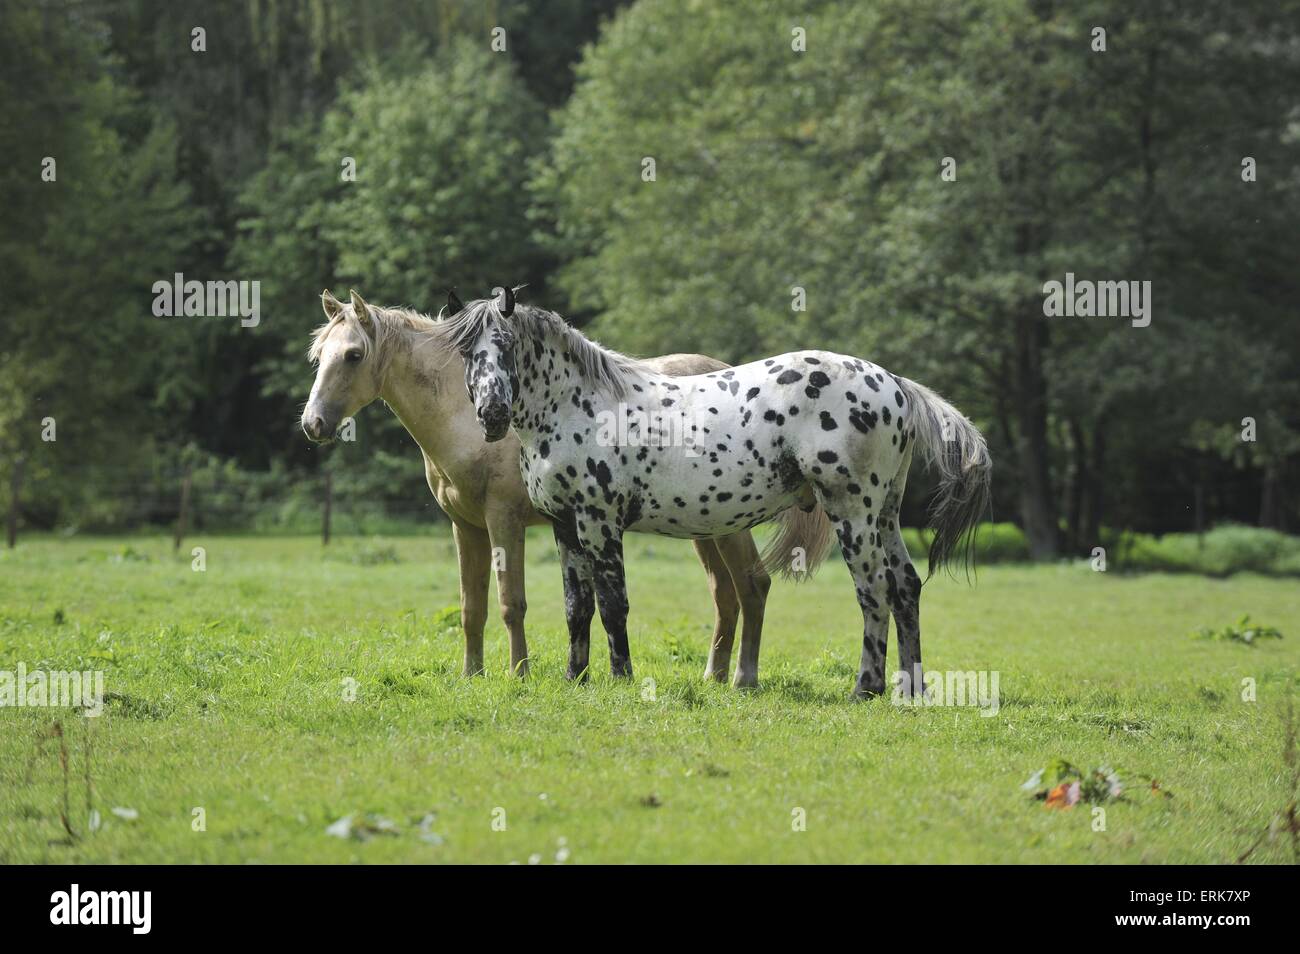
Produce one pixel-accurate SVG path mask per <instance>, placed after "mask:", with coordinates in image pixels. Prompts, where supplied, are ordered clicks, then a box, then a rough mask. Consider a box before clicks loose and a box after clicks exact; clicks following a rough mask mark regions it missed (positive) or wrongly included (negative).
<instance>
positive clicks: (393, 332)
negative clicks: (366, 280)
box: [307, 302, 438, 365]
mask: <svg viewBox="0 0 1300 954" xmlns="http://www.w3.org/2000/svg"><path fill="white" fill-rule="evenodd" d="M342 304H343V308H342V310H341V311H339V313H338V314H337V315H335V316H334V317H333V318H332V319H330V320H329V321H327V322H325V324H323V325H321V326H320V327H319V328H317V329H316V330H315V331H313V332H312V333H311V346H310V347H308V349H307V357H308V359H309V360H310V361H311V362H312V363H313V364H316V363H317V362H319V361H320V356H321V352H322V351H323V350H324V348H325V339H326V338H328V337H329V336H330V334H332V333H333V331H334V329H336V328H338V327H339V326H340V325H345V324H347V325H351V326H352V329H353V330H354V331H356V332H358V333H359V334H360V335H361V340H362V345H361V349H362V354H363V355H364V356H366V357H369V356H370V354H371V353H372V352H373V353H374V355H375V356H376V358H377V359H378V360H379V361H380V362H381V363H382V364H385V365H386V364H387V362H388V358H389V357H390V356H391V355H390V351H391V349H390V348H389V347H388V345H389V343H390V342H391V341H392V339H393V338H394V337H396V336H397V335H398V334H400V333H401V332H404V331H413V332H416V333H417V334H425V335H427V334H428V333H429V332H431V331H432V330H433V329H434V328H435V326H437V324H438V319H436V318H430V317H429V316H428V315H425V314H421V313H420V312H418V311H416V310H415V309H414V308H385V307H382V306H380V305H370V306H369V307H370V314H371V317H373V318H374V329H375V330H374V334H373V335H371V334H370V333H369V332H367V331H366V330H365V329H364V328H362V327H361V322H360V321H358V320H357V314H356V312H355V311H354V310H353V308H352V305H351V303H350V302H344V303H342Z"/></svg>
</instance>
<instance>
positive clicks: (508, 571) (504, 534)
mask: <svg viewBox="0 0 1300 954" xmlns="http://www.w3.org/2000/svg"><path fill="white" fill-rule="evenodd" d="M487 523H488V535H489V536H490V538H491V541H492V568H493V569H494V570H495V571H496V575H497V602H498V603H499V604H500V606H501V621H502V622H503V623H505V625H506V632H507V633H508V634H509V636H510V672H511V673H513V674H514V675H516V676H520V677H523V676H527V675H528V640H527V638H526V637H525V636H524V616H525V615H526V614H527V613H528V601H527V600H526V599H525V596H524V524H523V521H522V520H519V519H517V518H516V517H515V516H514V515H513V514H506V515H495V514H489V515H488V521H487Z"/></svg>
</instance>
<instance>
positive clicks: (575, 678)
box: [564, 667, 591, 685]
mask: <svg viewBox="0 0 1300 954" xmlns="http://www.w3.org/2000/svg"><path fill="white" fill-rule="evenodd" d="M564 678H565V679H567V680H569V682H577V683H578V684H580V685H582V684H585V683H586V682H587V680H588V679H589V678H591V677H590V675H589V674H588V672H587V669H586V667H583V669H582V670H581V671H578V672H574V671H573V670H572V669H566V670H565V671H564Z"/></svg>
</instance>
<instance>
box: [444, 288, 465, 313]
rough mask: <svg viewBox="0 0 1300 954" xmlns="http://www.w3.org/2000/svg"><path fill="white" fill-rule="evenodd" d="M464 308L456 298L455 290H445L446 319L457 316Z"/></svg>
mask: <svg viewBox="0 0 1300 954" xmlns="http://www.w3.org/2000/svg"><path fill="white" fill-rule="evenodd" d="M464 307H465V305H464V303H463V302H462V301H461V300H460V299H459V298H457V297H456V291H455V289H452V288H448V289H447V317H448V318H450V317H451V316H452V315H455V314H457V313H458V312H459V311H460V310H461V309H462V308H464Z"/></svg>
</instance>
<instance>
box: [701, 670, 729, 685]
mask: <svg viewBox="0 0 1300 954" xmlns="http://www.w3.org/2000/svg"><path fill="white" fill-rule="evenodd" d="M704 681H705V682H726V681H727V673H726V671H725V670H722V669H706V670H704Z"/></svg>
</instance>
